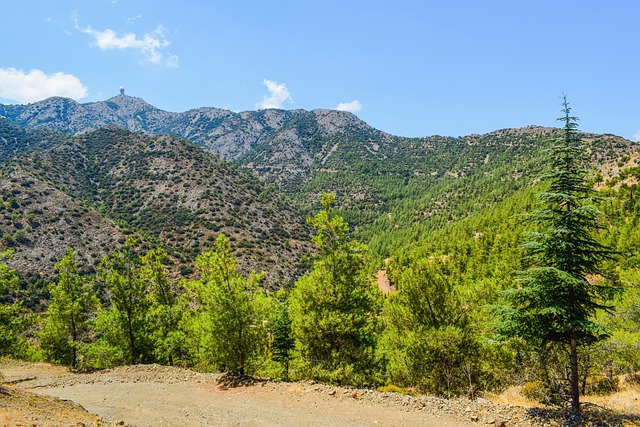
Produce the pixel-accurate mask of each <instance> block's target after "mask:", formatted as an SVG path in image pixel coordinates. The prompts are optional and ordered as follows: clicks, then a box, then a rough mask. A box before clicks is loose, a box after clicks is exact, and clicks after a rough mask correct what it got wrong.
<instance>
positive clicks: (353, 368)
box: [289, 193, 380, 385]
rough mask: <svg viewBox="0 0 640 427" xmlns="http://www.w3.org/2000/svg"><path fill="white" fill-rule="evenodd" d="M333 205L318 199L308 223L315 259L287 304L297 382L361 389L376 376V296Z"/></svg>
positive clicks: (360, 249)
mask: <svg viewBox="0 0 640 427" xmlns="http://www.w3.org/2000/svg"><path fill="white" fill-rule="evenodd" d="M334 204H335V195H334V194H327V193H323V195H322V206H323V210H321V211H320V212H319V213H318V214H317V215H316V216H315V217H313V218H310V219H309V220H308V222H309V224H310V225H312V226H314V227H316V228H317V233H316V235H315V237H314V238H313V241H314V243H315V244H316V245H317V246H318V249H319V250H320V256H319V257H318V259H316V260H315V262H314V264H313V269H312V271H311V272H310V273H309V274H307V275H305V276H303V277H302V278H300V279H299V280H298V281H297V282H296V284H295V286H294V289H293V291H292V293H291V296H290V300H289V301H290V314H291V321H292V324H291V328H292V332H293V335H294V337H295V340H296V351H297V355H298V359H297V365H298V372H299V373H298V376H300V377H307V378H313V379H317V380H320V381H327V382H332V383H338V384H353V385H361V384H367V383H371V382H373V378H374V374H375V372H376V367H377V366H376V356H375V350H376V344H377V332H378V315H379V313H380V296H379V295H377V294H376V293H377V289H375V287H374V285H373V283H372V279H371V277H370V276H368V275H367V274H366V271H365V268H364V267H365V258H364V251H365V247H364V245H362V244H360V243H358V242H356V241H352V240H349V239H348V238H347V230H348V224H347V223H346V222H345V221H344V220H343V218H342V217H341V216H339V215H335V214H334V213H333V205H334Z"/></svg>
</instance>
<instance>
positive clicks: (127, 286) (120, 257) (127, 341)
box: [96, 239, 153, 364]
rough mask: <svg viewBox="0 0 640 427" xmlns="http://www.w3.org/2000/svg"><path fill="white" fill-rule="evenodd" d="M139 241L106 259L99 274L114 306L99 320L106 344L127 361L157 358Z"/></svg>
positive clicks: (129, 244) (130, 240)
mask: <svg viewBox="0 0 640 427" xmlns="http://www.w3.org/2000/svg"><path fill="white" fill-rule="evenodd" d="M135 243H136V242H135V240H133V239H129V240H127V242H126V243H125V246H124V247H123V248H120V249H117V250H115V251H114V252H113V253H111V254H109V255H107V256H106V257H105V258H103V259H102V261H101V262H100V265H99V267H98V277H99V278H100V280H102V281H103V282H104V284H105V286H106V288H107V290H108V291H109V294H110V302H111V305H110V306H109V307H108V308H106V309H104V310H102V311H101V312H100V313H99V315H98V319H97V320H96V323H97V329H98V330H99V331H100V332H101V333H102V339H103V343H100V344H105V345H106V347H109V346H110V347H111V348H112V350H115V352H116V353H117V354H119V356H113V357H114V360H117V359H118V358H122V362H124V363H130V364H135V363H147V362H150V361H151V360H152V359H153V356H152V354H151V349H150V332H149V325H148V324H147V316H148V312H149V306H150V303H149V298H147V283H146V282H145V280H143V279H142V278H141V275H140V258H139V256H138V255H137V254H136V252H135V248H134V246H135Z"/></svg>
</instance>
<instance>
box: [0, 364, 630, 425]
mask: <svg viewBox="0 0 640 427" xmlns="http://www.w3.org/2000/svg"><path fill="white" fill-rule="evenodd" d="M0 372H1V373H2V374H3V375H4V381H5V384H8V385H7V387H6V390H7V391H8V394H4V393H0V426H5V425H7V426H9V425H11V426H13V425H16V426H17V425H22V426H32V425H35V426H59V425H62V426H67V425H68V426H81V425H135V426H162V425H165V426H178V425H179V426H228V425H243V426H377V425H379V426H417V425H422V426H460V427H470V426H481V425H483V426H488V425H494V426H498V425H507V426H511V427H514V426H522V427H526V426H534V425H549V426H557V425H564V422H563V419H562V418H563V417H562V415H561V414H555V415H554V413H552V412H545V411H544V410H540V409H535V408H534V409H532V408H522V407H517V406H512V405H504V404H503V405H498V404H494V403H491V402H489V401H488V400H485V399H476V400H462V399H455V400H446V399H439V398H435V397H429V396H419V397H413V396H407V395H403V394H398V393H382V392H376V391H371V390H364V389H346V388H338V387H332V386H327V385H321V384H314V383H309V382H304V383H301V382H298V383H276V382H269V381H258V380H253V379H247V378H230V377H225V376H224V375H220V374H205V373H198V372H193V371H190V370H186V369H180V368H174V367H167V366H159V365H137V366H124V367H119V368H115V369H111V370H105V371H99V372H94V373H86V374H78V373H71V372H69V371H68V370H67V369H65V368H62V367H57V366H52V365H48V364H41V363H38V364H35V363H22V362H2V363H0ZM30 392H31V393H30ZM32 393H33V394H32ZM60 399H62V400H60ZM72 402H75V403H72ZM80 405H82V406H80ZM85 408H86V410H85ZM87 411H88V412H87ZM92 414H94V415H92ZM554 416H555V418H554ZM590 425H595V424H590ZM607 425H609V424H607ZM616 425H620V424H616Z"/></svg>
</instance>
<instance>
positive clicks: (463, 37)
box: [0, 0, 640, 140]
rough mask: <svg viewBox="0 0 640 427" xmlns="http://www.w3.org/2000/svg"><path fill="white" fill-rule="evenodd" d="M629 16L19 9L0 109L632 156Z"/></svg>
mask: <svg viewBox="0 0 640 427" xmlns="http://www.w3.org/2000/svg"><path fill="white" fill-rule="evenodd" d="M639 20H640V1H637V0H624V1H622V0H608V1H606V2H605V1H602V0H597V1H596V0H562V1H558V0H549V1H548V0H535V1H534V0H523V1H513V0H503V1H499V0H464V1H463V0H447V1H441V0H437V1H432V0H393V1H390V0H389V1H380V0H323V1H305V0H293V1H290V0H271V1H268V0H233V1H229V0H225V1H218V0H182V1H179V2H178V1H158V0H155V1H152V0H148V1H143V0H56V1H51V0H21V1H5V2H4V4H3V7H2V15H1V16H0V38H1V40H2V42H1V44H0V103H2V104H25V103H29V102H35V101H38V100H41V99H45V98H47V97H50V96H66V97H69V98H73V99H75V100H77V101H79V102H93V101H100V100H106V99H108V98H110V97H112V96H115V95H117V94H118V93H119V88H120V87H121V86H123V87H124V88H125V91H126V94H127V95H130V96H136V97H140V98H143V99H144V100H145V101H147V102H148V103H150V104H152V105H154V106H156V107H158V108H161V109H163V110H167V111H175V112H181V111H187V110H190V109H193V108H198V107H218V108H226V109H229V110H233V111H248V110H257V109H262V108H282V109H288V110H290V109H305V110H312V109H315V108H334V109H341V110H346V111H351V112H353V113H354V114H356V115H357V116H358V117H360V118H361V119H362V120H364V121H365V122H367V123H368V124H370V125H371V126H373V127H375V128H377V129H380V130H382V131H385V132H388V133H391V134H394V135H399V136H408V137H424V136H430V135H445V136H461V135H468V134H472V133H478V134H482V133H487V132H491V131H494V130H497V129H503V128H515V127H521V126H527V125H541V126H560V125H561V124H560V123H559V122H557V121H556V120H555V119H556V118H557V117H559V116H560V115H561V112H560V108H561V107H560V103H561V96H562V95H563V94H564V95H567V97H568V100H569V102H570V104H571V107H572V109H573V111H572V113H573V114H574V115H576V116H578V117H579V118H580V129H581V130H583V131H586V132H597V133H613V134H616V135H620V136H623V137H626V138H629V139H634V140H640V107H639V103H638V101H639V100H640V31H639V30H638V21H639Z"/></svg>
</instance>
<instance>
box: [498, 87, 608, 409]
mask: <svg viewBox="0 0 640 427" xmlns="http://www.w3.org/2000/svg"><path fill="white" fill-rule="evenodd" d="M562 106H563V109H562V112H563V113H564V115H563V116H562V117H560V118H559V119H558V120H560V121H562V122H564V129H563V137H562V139H561V140H560V141H559V142H558V143H556V144H555V145H554V146H553V147H552V149H551V151H550V159H549V160H550V166H551V171H550V172H548V173H545V174H543V175H542V176H541V178H542V180H543V182H548V183H549V189H548V190H547V191H544V192H542V193H541V194H540V196H539V204H540V207H539V208H537V209H536V210H534V211H533V212H532V213H531V214H530V215H529V218H528V220H529V221H530V222H531V223H533V224H535V225H536V226H537V229H538V230H539V231H535V232H531V233H529V240H528V241H527V242H526V243H525V244H524V245H523V249H524V250H525V251H526V252H527V257H528V261H529V262H530V263H531V264H530V265H531V267H530V268H529V269H527V270H525V271H522V272H519V280H518V283H517V284H518V286H517V287H516V288H515V289H511V290H508V291H506V292H505V296H506V299H507V301H508V302H509V303H510V307H502V309H501V310H500V311H501V314H502V324H501V325H500V328H499V329H500V331H501V332H502V333H504V334H505V335H508V336H520V337H524V338H525V339H533V340H537V341H539V342H541V343H544V342H556V343H561V344H564V345H566V346H568V347H569V352H570V367H571V377H570V381H569V385H570V395H571V406H572V409H573V410H575V411H577V410H579V407H580V399H579V389H578V384H579V381H578V380H579V379H578V347H580V346H586V345H589V344H592V343H595V342H597V341H600V340H602V339H605V338H606V337H607V333H606V331H605V330H604V328H603V327H602V326H601V325H600V324H598V323H596V322H595V321H594V317H595V315H596V312H597V311H598V310H609V309H610V307H608V306H605V305H603V303H602V301H603V293H604V291H605V288H604V287H603V286H601V285H599V284H597V283H596V282H597V281H596V280H594V277H596V275H599V274H601V269H600V263H601V262H602V261H604V260H606V259H610V258H611V257H612V255H613V252H612V251H611V249H610V248H608V247H606V246H604V245H602V244H600V243H598V242H597V241H596V239H595V237H594V235H595V234H596V232H597V231H598V230H600V229H601V228H603V225H602V221H601V219H602V218H601V217H602V214H601V213H600V211H599V210H598V209H597V208H596V207H594V206H593V203H594V202H595V197H594V195H593V192H594V190H593V189H592V188H590V187H589V186H588V184H587V179H586V171H585V170H584V169H583V168H582V161H583V150H582V148H581V146H580V138H579V135H578V133H577V123H576V120H577V118H575V117H572V116H571V108H570V107H569V103H568V102H567V99H566V97H563V103H562Z"/></svg>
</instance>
